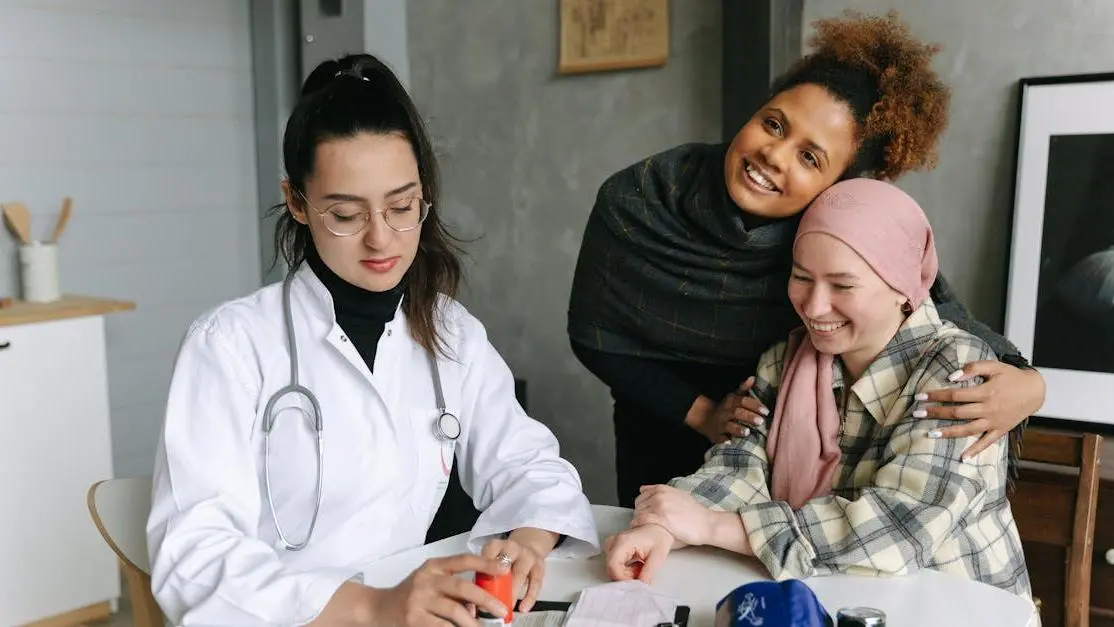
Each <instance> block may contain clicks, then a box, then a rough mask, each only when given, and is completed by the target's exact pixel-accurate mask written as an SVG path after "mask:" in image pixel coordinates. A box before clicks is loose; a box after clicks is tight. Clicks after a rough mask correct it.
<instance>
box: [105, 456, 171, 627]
mask: <svg viewBox="0 0 1114 627" xmlns="http://www.w3.org/2000/svg"><path fill="white" fill-rule="evenodd" d="M86 501H87V502H88V504H89V514H90V515H91V516H92V517H93V524H95V525H96V526H97V530H98V531H100V532H101V537H103V538H104V541H105V542H107V543H108V546H109V547H110V548H111V549H112V550H113V552H115V553H116V557H117V558H119V560H120V567H121V568H122V569H123V571H124V578H125V580H126V581H127V584H128V596H129V597H130V599H131V604H132V613H133V620H134V622H135V626H136V627H163V625H165V618H164V617H163V614H162V610H160V609H159V606H158V604H157V603H155V597H154V596H153V595H152V594H151V576H150V572H151V564H150V561H149V560H148V556H147V515H148V513H149V512H150V511H151V479H150V477H131V478H127V479H109V480H107V481H100V482H98V483H94V484H93V485H92V486H91V487H90V488H89V493H88V495H87V497H86Z"/></svg>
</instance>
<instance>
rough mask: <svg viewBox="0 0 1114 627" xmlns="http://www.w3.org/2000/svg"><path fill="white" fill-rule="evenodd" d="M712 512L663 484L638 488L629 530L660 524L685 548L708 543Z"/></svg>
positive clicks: (688, 496) (689, 496)
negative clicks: (684, 545) (638, 491)
mask: <svg viewBox="0 0 1114 627" xmlns="http://www.w3.org/2000/svg"><path fill="white" fill-rule="evenodd" d="M712 522H713V521H712V510H710V509H708V508H707V507H704V506H703V505H701V504H700V503H697V502H696V499H694V498H692V495H691V494H689V493H688V492H683V491H681V490H678V489H677V488H674V487H670V486H667V485H645V486H642V488H641V490H640V494H639V495H638V498H636V499H635V500H634V517H633V518H632V519H631V527H641V526H642V525H661V526H662V527H664V528H665V529H666V530H667V531H668V532H669V533H670V534H672V535H673V537H674V538H676V539H677V540H678V541H680V542H682V543H684V544H686V545H689V546H700V545H703V544H707V543H708V536H709V534H710V533H711V526H712Z"/></svg>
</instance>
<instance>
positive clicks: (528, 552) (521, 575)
mask: <svg viewBox="0 0 1114 627" xmlns="http://www.w3.org/2000/svg"><path fill="white" fill-rule="evenodd" d="M481 554H482V555H483V556H484V557H488V558H498V557H501V556H503V555H505V556H506V558H505V559H506V560H508V561H510V563H511V572H512V573H514V586H513V590H514V593H515V595H516V596H517V595H518V594H520V593H521V592H522V588H523V586H524V585H526V586H528V587H527V588H526V594H525V595H524V596H523V597H522V601H521V602H520V603H519V604H518V609H519V610H521V611H523V612H529V611H530V608H532V607H534V603H535V602H536V601H537V600H538V594H540V593H541V591H542V580H543V579H544V578H545V556H544V555H542V554H541V553H540V552H539V549H536V548H532V547H530V546H529V545H528V544H519V543H518V542H515V541H514V540H510V539H507V540H491V541H490V542H488V543H487V545H486V546H485V547H484V549H483V551H482V553H481Z"/></svg>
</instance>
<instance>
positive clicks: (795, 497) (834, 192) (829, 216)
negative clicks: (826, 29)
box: [766, 179, 938, 509]
mask: <svg viewBox="0 0 1114 627" xmlns="http://www.w3.org/2000/svg"><path fill="white" fill-rule="evenodd" d="M807 233H826V234H828V235H832V236H834V237H836V238H838V239H840V240H841V241H842V242H843V243H845V244H846V245H847V246H849V247H851V248H852V249H853V250H854V251H855V252H856V253H858V255H859V256H860V257H862V258H863V260H864V261H866V262H867V264H869V265H870V267H871V268H872V269H873V270H874V272H875V273H877V274H878V276H879V277H881V279H882V280H883V281H885V282H886V283H887V284H888V285H889V286H890V287H891V288H893V289H894V290H895V291H897V292H898V293H900V294H902V295H903V296H905V298H907V299H908V300H907V304H908V305H909V307H910V308H911V309H916V308H917V307H919V306H920V304H921V303H922V302H924V299H925V298H927V297H928V292H929V289H930V288H931V287H932V283H933V282H934V281H935V280H936V273H937V267H938V265H937V258H936V247H935V245H934V243H933V236H932V227H931V225H929V222H928V218H927V217H926V216H925V214H924V211H923V210H922V209H921V207H920V205H918V204H917V202H916V201H915V200H913V199H912V198H911V197H910V196H909V195H908V194H906V193H905V192H903V191H902V190H901V189H900V188H898V187H897V186H895V185H892V184H890V183H885V182H882V181H877V180H872V179H849V180H846V181H841V182H839V183H836V184H835V185H833V186H831V187H829V188H828V189H827V190H825V191H824V192H823V193H822V194H820V195H819V196H818V197H817V198H816V200H814V201H813V203H812V205H811V206H810V207H809V208H808V209H807V210H806V211H805V214H804V216H802V218H801V223H800V225H799V226H798V228H797V239H796V240H795V241H794V244H793V246H794V248H796V245H797V242H798V241H800V239H801V236H802V235H805V234H807ZM833 361H834V357H833V356H832V355H828V354H824V353H821V352H819V351H817V350H816V347H814V346H813V344H812V340H811V339H810V338H809V335H808V331H807V329H805V328H804V327H802V328H799V329H797V330H795V331H793V332H792V333H791V334H790V336H789V343H788V345H787V347H786V352H785V361H784V364H785V365H784V367H783V369H782V372H781V383H780V385H779V386H778V393H777V405H775V406H774V415H773V421H772V422H771V424H770V432H769V437H768V439H767V441H766V455H767V458H768V459H769V463H770V496H772V497H773V498H774V499H775V500H779V501H786V502H788V503H789V505H790V506H791V507H792V508H793V509H800V508H801V507H802V506H803V505H804V504H805V503H806V502H807V501H808V500H809V499H812V498H816V497H820V496H826V495H828V494H829V493H830V492H831V489H832V475H833V474H834V473H835V471H836V469H837V468H838V466H839V462H840V457H841V453H840V449H839V428H840V423H841V422H842V420H843V417H842V416H841V415H840V413H839V409H838V408H837V407H836V398H835V392H834V390H833V389H832V382H833V376H832V364H833ZM851 383H852V382H850V381H844V385H845V386H850V385H851ZM845 393H847V390H845Z"/></svg>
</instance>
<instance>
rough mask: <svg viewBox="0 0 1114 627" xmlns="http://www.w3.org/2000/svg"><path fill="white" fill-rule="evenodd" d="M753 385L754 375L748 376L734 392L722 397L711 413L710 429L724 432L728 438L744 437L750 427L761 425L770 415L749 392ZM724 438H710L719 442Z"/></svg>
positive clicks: (714, 441)
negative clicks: (717, 439)
mask: <svg viewBox="0 0 1114 627" xmlns="http://www.w3.org/2000/svg"><path fill="white" fill-rule="evenodd" d="M752 387H754V377H750V378H748V379H747V380H746V381H743V383H742V384H741V385H740V386H739V388H738V389H737V390H735V391H734V392H730V393H728V395H727V396H725V397H723V400H722V401H720V403H719V405H717V406H716V410H715V413H714V414H713V415H712V424H713V427H712V430H713V432H715V433H722V434H726V435H727V436H728V438H745V437H747V436H748V435H750V427H761V426H762V425H763V424H764V423H765V422H766V417H767V416H769V415H770V410H769V409H767V408H766V407H765V406H764V405H763V404H762V402H761V401H759V400H758V399H756V398H754V397H753V396H751V395H750V394H749V392H750V389H751V388H752ZM723 441H724V440H722V439H721V440H719V441H716V440H712V443H713V444H719V442H723Z"/></svg>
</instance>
